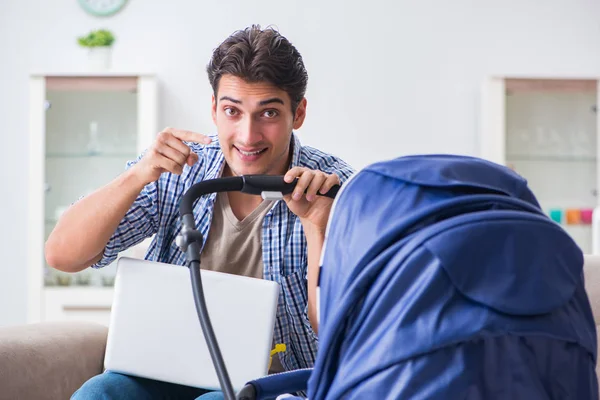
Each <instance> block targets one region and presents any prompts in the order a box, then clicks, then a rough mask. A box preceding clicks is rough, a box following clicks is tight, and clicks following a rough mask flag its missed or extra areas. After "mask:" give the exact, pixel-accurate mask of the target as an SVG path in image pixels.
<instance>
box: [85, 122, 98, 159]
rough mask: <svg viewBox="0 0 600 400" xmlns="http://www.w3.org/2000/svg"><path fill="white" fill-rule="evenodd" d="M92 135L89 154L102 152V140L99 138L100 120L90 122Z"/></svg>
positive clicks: (88, 148) (88, 146)
mask: <svg viewBox="0 0 600 400" xmlns="http://www.w3.org/2000/svg"><path fill="white" fill-rule="evenodd" d="M89 134H90V137H89V141H88V145H87V150H88V154H89V155H92V156H94V155H98V154H100V142H99V140H98V122H96V121H92V122H90V132H89Z"/></svg>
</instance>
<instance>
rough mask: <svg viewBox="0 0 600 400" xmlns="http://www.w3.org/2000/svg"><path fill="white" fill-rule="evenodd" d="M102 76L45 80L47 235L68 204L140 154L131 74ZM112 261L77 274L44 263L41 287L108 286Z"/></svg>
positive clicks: (107, 181) (119, 171)
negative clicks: (117, 79) (109, 79)
mask: <svg viewBox="0 0 600 400" xmlns="http://www.w3.org/2000/svg"><path fill="white" fill-rule="evenodd" d="M103 79H105V78H102V77H84V78H77V77H76V78H61V79H57V80H54V81H52V80H50V79H48V80H47V81H48V83H47V86H46V99H47V102H46V121H45V160H44V170H45V199H44V212H45V239H47V238H48V235H49V234H50V232H51V231H52V229H53V228H54V226H55V224H56V222H57V220H58V218H59V217H60V216H61V214H62V213H63V212H64V211H65V209H66V208H67V207H68V206H69V205H70V204H72V203H73V202H75V201H77V200H78V199H79V198H80V197H81V196H85V195H88V194H90V193H91V192H93V191H94V190H96V189H98V188H100V187H101V186H103V185H105V184H107V183H109V182H110V181H111V180H112V179H114V178H115V177H116V176H117V175H119V174H121V173H122V172H123V171H124V169H125V166H126V163H127V161H129V160H134V159H135V158H136V157H137V155H138V154H137V152H138V146H137V138H138V133H137V118H138V115H137V110H138V104H137V103H138V99H137V93H136V89H135V78H131V81H130V82H129V84H128V83H127V82H123V83H122V84H118V85H114V84H113V85H109V84H103V83H106V82H103ZM113 81H114V79H113ZM81 234H82V235H85V234H86V232H81ZM133 251H135V249H133ZM114 264H115V263H113V265H111V266H108V267H106V268H103V269H101V270H98V271H91V270H86V271H82V272H80V273H77V274H66V273H60V272H58V271H56V270H54V269H52V268H49V267H48V265H46V266H45V271H44V281H45V285H46V286H111V285H112V283H113V280H114V273H115V268H114Z"/></svg>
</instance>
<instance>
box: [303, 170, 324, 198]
mask: <svg viewBox="0 0 600 400" xmlns="http://www.w3.org/2000/svg"><path fill="white" fill-rule="evenodd" d="M326 181H327V175H325V174H324V173H322V172H316V173H315V175H314V177H313V179H312V181H311V182H310V185H309V186H308V189H307V190H306V200H308V201H313V200H314V199H315V198H316V197H317V190H319V189H320V188H321V186H323V184H324V183H325V182H326Z"/></svg>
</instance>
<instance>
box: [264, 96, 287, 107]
mask: <svg viewBox="0 0 600 400" xmlns="http://www.w3.org/2000/svg"><path fill="white" fill-rule="evenodd" d="M271 103H279V104H282V105H285V103H284V102H283V100H281V99H280V98H279V97H272V98H270V99H266V100H262V101H261V102H260V103H258V105H259V106H265V105H267V104H271Z"/></svg>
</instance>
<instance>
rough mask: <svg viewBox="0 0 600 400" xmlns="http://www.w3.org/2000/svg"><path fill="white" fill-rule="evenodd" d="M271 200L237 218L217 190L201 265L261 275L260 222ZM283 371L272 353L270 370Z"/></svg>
mask: <svg viewBox="0 0 600 400" xmlns="http://www.w3.org/2000/svg"><path fill="white" fill-rule="evenodd" d="M272 203H273V202H272V201H263V202H262V203H260V205H259V206H258V207H257V208H256V209H255V210H254V211H252V212H251V213H250V214H249V215H248V216H247V217H246V218H244V219H243V220H242V221H240V220H238V219H237V217H236V216H235V215H234V214H233V211H232V210H231V206H230V205H229V197H228V196H227V193H226V192H221V193H217V197H216V200H215V207H214V211H213V218H212V222H211V225H210V230H209V232H208V238H207V240H206V243H205V245H204V248H203V249H202V253H201V254H200V268H202V269H208V270H211V271H218V272H225V273H228V274H235V275H243V276H250V277H254V278H259V279H264V274H263V258H262V226H263V219H264V217H265V215H266V214H267V212H268V211H269V209H270V208H271V206H272ZM282 371H284V369H283V366H282V365H281V363H280V362H279V357H278V356H277V355H275V356H274V357H273V362H272V364H271V368H270V369H269V373H276V372H282Z"/></svg>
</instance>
